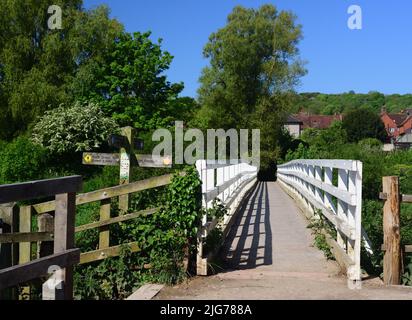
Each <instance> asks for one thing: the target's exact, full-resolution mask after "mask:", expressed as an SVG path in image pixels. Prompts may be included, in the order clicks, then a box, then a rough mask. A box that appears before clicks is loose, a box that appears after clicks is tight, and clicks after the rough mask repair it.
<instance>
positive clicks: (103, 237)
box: [99, 198, 111, 249]
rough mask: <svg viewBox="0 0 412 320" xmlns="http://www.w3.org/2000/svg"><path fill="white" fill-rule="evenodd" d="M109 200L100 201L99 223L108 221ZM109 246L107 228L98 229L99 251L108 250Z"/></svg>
mask: <svg viewBox="0 0 412 320" xmlns="http://www.w3.org/2000/svg"><path fill="white" fill-rule="evenodd" d="M110 206H111V199H110V198H109V199H104V200H101V201H100V221H105V220H108V219H110ZM109 246H110V231H109V226H108V225H107V226H103V227H100V228H99V249H104V248H108V247H109Z"/></svg>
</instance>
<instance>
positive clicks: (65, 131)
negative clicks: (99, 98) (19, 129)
mask: <svg viewBox="0 0 412 320" xmlns="http://www.w3.org/2000/svg"><path fill="white" fill-rule="evenodd" d="M118 129H119V128H118V126H117V124H116V122H115V121H114V120H113V119H111V118H108V117H106V116H105V115H104V113H103V111H102V110H101V109H100V107H99V106H98V105H96V104H93V103H89V104H84V105H83V104H80V103H76V104H75V105H74V106H71V107H69V108H66V107H64V106H60V107H59V108H56V109H53V110H51V111H46V113H45V115H44V116H43V117H42V118H41V119H40V120H39V121H38V122H37V123H36V125H35V126H34V128H33V137H32V138H33V141H34V142H35V143H37V144H40V145H42V146H43V147H45V148H47V149H48V150H50V151H51V152H52V153H55V154H64V153H70V152H79V151H91V150H93V149H98V148H100V147H101V146H102V144H103V143H104V142H105V141H106V140H107V138H108V137H109V135H110V134H112V133H115V132H117V131H118Z"/></svg>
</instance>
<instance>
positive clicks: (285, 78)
mask: <svg viewBox="0 0 412 320" xmlns="http://www.w3.org/2000/svg"><path fill="white" fill-rule="evenodd" d="M295 20H296V17H295V16H294V15H293V14H292V13H290V12H285V11H278V10H277V9H276V8H275V7H274V6H273V5H263V6H262V7H260V8H259V9H256V10H255V9H247V8H244V7H242V6H237V7H235V8H234V9H233V11H232V13H231V14H230V15H229V16H228V19H227V24H226V26H225V27H223V28H221V29H219V30H218V31H217V32H215V33H212V34H211V36H210V37H209V41H208V43H207V44H206V46H205V48H204V56H205V57H206V58H208V59H209V60H210V65H209V66H207V67H206V68H205V69H204V70H203V72H202V75H201V77H200V83H201V87H200V89H199V102H200V104H201V106H202V109H201V111H200V112H199V114H198V117H200V118H203V119H206V121H203V123H204V124H205V125H207V126H209V127H212V128H224V129H228V128H259V129H261V138H262V140H261V149H262V153H261V155H262V158H266V159H267V160H268V161H269V159H272V160H273V157H274V156H275V154H276V152H279V150H280V149H279V146H278V143H277V139H278V136H279V134H280V131H281V127H282V120H283V117H284V114H285V112H286V110H287V109H288V107H289V104H288V101H289V98H290V95H289V93H290V92H292V91H293V88H294V86H295V85H296V84H297V83H298V80H299V77H300V76H302V75H304V74H305V70H304V68H303V63H302V62H301V61H300V60H299V51H298V47H297V45H298V43H299V40H300V39H301V38H302V34H301V26H300V25H297V24H296V22H295ZM263 162H265V160H264V161H263Z"/></svg>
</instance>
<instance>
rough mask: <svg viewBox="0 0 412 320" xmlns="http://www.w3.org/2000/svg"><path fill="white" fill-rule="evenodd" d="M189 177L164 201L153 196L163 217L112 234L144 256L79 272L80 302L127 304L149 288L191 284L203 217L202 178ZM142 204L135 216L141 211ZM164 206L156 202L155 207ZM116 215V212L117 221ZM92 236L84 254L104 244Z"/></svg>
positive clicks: (177, 180)
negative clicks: (191, 262) (190, 269)
mask: <svg viewBox="0 0 412 320" xmlns="http://www.w3.org/2000/svg"><path fill="white" fill-rule="evenodd" d="M185 172H186V174H185V175H180V174H176V175H175V176H174V177H173V179H172V182H171V184H170V185H169V186H168V187H167V188H166V189H165V191H166V192H165V195H164V194H162V193H160V196H159V193H158V191H157V194H154V193H153V194H151V195H150V196H151V197H152V198H156V199H157V201H158V202H161V203H162V204H163V206H162V208H161V209H160V210H159V211H158V212H156V213H154V214H153V215H150V216H141V217H138V218H136V219H133V220H131V221H127V222H124V223H121V224H119V226H117V227H113V228H111V230H110V232H111V244H112V245H114V244H122V243H123V244H124V243H127V242H132V241H136V242H137V243H138V245H139V248H140V249H141V252H138V253H133V254H132V253H130V252H128V251H127V250H126V251H125V252H124V253H122V255H121V256H120V257H118V258H109V259H106V260H104V261H103V262H101V263H96V264H95V265H93V266H88V267H84V266H79V267H78V268H77V273H78V274H77V276H76V278H77V282H76V287H75V290H76V295H77V296H78V297H79V298H82V299H85V298H86V299H122V298H124V297H125V296H127V295H128V294H130V293H131V291H132V290H133V289H134V288H137V287H139V286H140V285H141V284H142V283H144V282H147V281H150V282H160V283H166V284H174V283H178V282H180V281H181V280H183V279H184V278H185V276H186V268H187V263H188V259H189V258H190V255H191V254H192V253H193V249H194V248H195V245H196V243H195V240H196V235H197V230H198V226H199V224H200V217H201V214H202V211H201V197H200V196H201V192H200V184H201V182H200V180H199V178H198V175H197V172H196V170H195V169H194V168H193V167H189V168H187V169H186V170H185ZM152 201H153V200H152ZM138 202H139V201H138ZM138 202H137V203H135V205H134V207H132V208H131V209H130V210H131V211H133V210H135V209H136V206H140V204H139V203H138ZM159 204H160V203H155V202H154V201H153V205H156V206H158V205H159ZM90 212H91V211H89V213H90ZM95 212H97V211H95ZM116 215H118V212H116V211H113V212H112V216H116ZM86 236H89V237H90V239H89V240H87V239H86V238H87V237H86ZM86 236H84V237H82V238H81V239H79V240H80V241H79V242H76V244H77V245H78V246H79V245H80V247H81V248H82V250H90V247H91V246H93V243H94V244H95V245H96V243H97V241H98V238H97V234H92V235H90V234H88V235H86Z"/></svg>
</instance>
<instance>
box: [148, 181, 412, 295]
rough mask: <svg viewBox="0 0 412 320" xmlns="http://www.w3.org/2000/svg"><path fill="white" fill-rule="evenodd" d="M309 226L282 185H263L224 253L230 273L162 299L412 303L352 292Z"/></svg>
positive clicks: (198, 280)
mask: <svg viewBox="0 0 412 320" xmlns="http://www.w3.org/2000/svg"><path fill="white" fill-rule="evenodd" d="M307 223H308V222H307V220H306V219H305V218H304V217H303V215H302V213H301V212H300V211H299V209H298V207H297V206H296V204H295V203H294V202H293V200H292V199H291V198H290V197H289V196H288V195H287V194H286V193H285V192H283V190H282V189H281V188H280V186H279V185H278V183H276V182H259V183H258V185H257V186H256V188H255V190H253V191H252V193H251V194H250V195H249V197H248V198H247V199H246V201H245V202H244V205H243V207H242V208H241V210H240V211H239V213H238V216H237V220H236V221H235V223H234V224H233V226H232V228H231V230H230V232H229V234H228V236H227V238H226V241H225V245H224V247H223V248H222V250H221V257H222V260H223V268H224V270H222V271H221V272H219V273H217V274H214V275H211V276H208V277H194V278H193V279H190V280H189V281H188V282H186V283H182V284H179V285H177V286H174V287H167V288H164V289H163V290H162V291H161V293H160V294H159V295H158V296H157V297H156V299H206V300H208V299H209V300H227V299H410V298H411V291H409V290H407V291H405V290H395V289H387V288H383V287H382V286H380V285H379V284H375V283H370V284H366V283H365V285H364V290H355V291H353V290H349V289H348V287H347V284H346V278H345V277H344V276H341V275H340V274H339V267H338V266H337V264H336V263H335V262H332V261H327V260H326V258H325V257H324V255H323V253H322V252H321V251H319V250H318V249H316V248H315V247H314V246H313V236H312V235H311V232H310V230H308V229H307ZM215 270H216V269H215ZM217 271H219V269H218V270H217Z"/></svg>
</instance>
